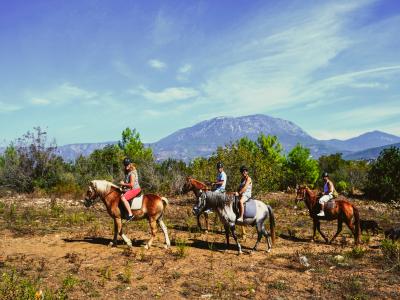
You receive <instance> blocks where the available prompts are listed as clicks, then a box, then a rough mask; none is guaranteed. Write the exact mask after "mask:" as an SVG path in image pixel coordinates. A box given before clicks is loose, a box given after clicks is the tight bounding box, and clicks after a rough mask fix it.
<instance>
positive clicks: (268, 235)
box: [261, 223, 272, 252]
mask: <svg viewBox="0 0 400 300" xmlns="http://www.w3.org/2000/svg"><path fill="white" fill-rule="evenodd" d="M261 232H262V233H263V234H264V236H265V238H266V239H267V252H271V249H272V241H271V235H270V234H269V233H268V231H267V230H266V229H265V225H264V223H262V225H261Z"/></svg>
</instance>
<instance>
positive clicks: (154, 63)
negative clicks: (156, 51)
mask: <svg viewBox="0 0 400 300" xmlns="http://www.w3.org/2000/svg"><path fill="white" fill-rule="evenodd" d="M148 63H149V66H150V67H152V68H154V69H157V70H164V69H165V68H166V67H167V64H166V63H165V62H162V61H161V60H158V59H150V60H149V61H148Z"/></svg>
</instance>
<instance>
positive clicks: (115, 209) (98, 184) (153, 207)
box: [85, 180, 171, 249]
mask: <svg viewBox="0 0 400 300" xmlns="http://www.w3.org/2000/svg"><path fill="white" fill-rule="evenodd" d="M121 193H122V191H121V189H120V188H119V187H118V186H116V185H114V184H113V183H111V182H108V181H106V180H92V181H91V182H90V184H89V187H88V190H87V192H86V196H85V206H86V207H90V206H92V205H93V204H94V203H95V200H96V199H97V198H100V199H101V200H102V201H103V203H104V205H105V206H106V208H107V212H108V214H109V215H110V217H112V218H113V219H114V238H113V240H112V241H111V242H110V246H115V245H116V244H117V238H118V234H119V235H120V236H121V237H122V239H123V240H124V241H125V243H126V244H127V245H128V246H129V247H132V241H131V240H130V239H129V238H128V237H127V236H126V235H125V234H123V233H122V216H121V214H122V212H121V209H120V207H119V203H120V199H121ZM167 205H168V199H167V198H165V197H160V196H158V195H154V194H146V195H144V196H143V203H142V208H141V209H139V210H133V211H132V213H133V215H134V220H137V219H142V218H147V220H148V221H149V224H150V229H151V237H150V239H149V241H148V242H147V244H146V246H145V248H146V249H149V248H150V247H151V244H152V243H153V240H154V238H155V236H156V232H157V224H158V225H159V226H160V228H161V230H162V232H163V233H164V237H165V248H168V247H170V245H171V243H170V240H169V237H168V231H167V226H165V224H164V222H163V220H162V218H163V215H164V211H165V208H166V206H167Z"/></svg>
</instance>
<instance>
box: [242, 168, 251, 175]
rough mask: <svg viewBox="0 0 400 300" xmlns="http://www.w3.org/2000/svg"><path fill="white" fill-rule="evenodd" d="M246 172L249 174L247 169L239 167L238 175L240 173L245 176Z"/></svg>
mask: <svg viewBox="0 0 400 300" xmlns="http://www.w3.org/2000/svg"><path fill="white" fill-rule="evenodd" d="M248 172H249V170H248V169H247V167H246V166H241V167H240V173H241V174H242V175H245V174H247V173H248Z"/></svg>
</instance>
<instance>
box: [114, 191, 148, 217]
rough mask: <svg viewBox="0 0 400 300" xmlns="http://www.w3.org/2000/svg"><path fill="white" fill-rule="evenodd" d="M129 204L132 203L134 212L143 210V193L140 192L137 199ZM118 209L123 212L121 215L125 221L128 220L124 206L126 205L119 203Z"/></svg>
mask: <svg viewBox="0 0 400 300" xmlns="http://www.w3.org/2000/svg"><path fill="white" fill-rule="evenodd" d="M128 202H130V205H131V209H132V210H139V209H141V208H142V205H143V193H142V192H140V194H139V195H138V196H136V197H135V198H133V199H132V200H129V201H128ZM118 207H119V209H120V211H121V215H122V217H123V218H124V219H126V218H127V217H128V212H127V211H126V208H125V206H124V204H123V203H122V201H119V203H118Z"/></svg>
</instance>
